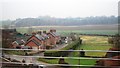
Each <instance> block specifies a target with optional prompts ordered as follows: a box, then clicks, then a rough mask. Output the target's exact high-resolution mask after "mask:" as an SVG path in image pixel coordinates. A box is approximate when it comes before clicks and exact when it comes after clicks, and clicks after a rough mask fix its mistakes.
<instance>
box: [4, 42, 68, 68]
mask: <svg viewBox="0 0 120 68" xmlns="http://www.w3.org/2000/svg"><path fill="white" fill-rule="evenodd" d="M67 45H68V44H62V45H57V46H56V47H54V48H53V49H49V50H56V49H57V50H59V49H61V48H64V47H66V46H67ZM4 55H5V57H7V58H11V59H16V60H18V61H21V62H22V60H23V59H24V60H25V63H28V64H30V63H33V64H37V65H39V64H40V65H47V64H48V63H45V62H42V61H38V60H37V59H38V57H23V56H19V55H7V54H4ZM33 56H44V52H40V53H37V54H34V55H33ZM46 68H60V67H56V66H47V67H46Z"/></svg>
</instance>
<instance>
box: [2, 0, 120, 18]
mask: <svg viewBox="0 0 120 68" xmlns="http://www.w3.org/2000/svg"><path fill="white" fill-rule="evenodd" d="M118 1H119V0H0V16H1V17H0V19H2V20H7V19H11V20H15V19H17V18H28V17H32V18H36V17H38V16H51V17H57V18H65V17H89V16H111V15H114V16H118Z"/></svg>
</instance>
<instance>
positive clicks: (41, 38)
mask: <svg viewBox="0 0 120 68" xmlns="http://www.w3.org/2000/svg"><path fill="white" fill-rule="evenodd" d="M35 37H37V38H38V39H40V40H44V39H45V38H44V37H43V36H41V35H39V34H36V35H35Z"/></svg>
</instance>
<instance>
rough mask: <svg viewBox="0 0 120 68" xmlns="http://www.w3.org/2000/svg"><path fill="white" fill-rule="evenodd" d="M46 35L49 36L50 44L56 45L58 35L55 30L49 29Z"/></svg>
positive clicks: (58, 38)
mask: <svg viewBox="0 0 120 68" xmlns="http://www.w3.org/2000/svg"><path fill="white" fill-rule="evenodd" d="M48 36H49V37H50V41H51V43H50V44H51V45H56V44H58V43H59V42H60V36H59V34H57V33H56V30H50V32H49V33H48Z"/></svg>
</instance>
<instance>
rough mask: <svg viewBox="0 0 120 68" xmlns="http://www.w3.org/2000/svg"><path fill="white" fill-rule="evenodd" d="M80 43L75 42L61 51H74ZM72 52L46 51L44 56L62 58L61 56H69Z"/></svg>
mask: <svg viewBox="0 0 120 68" xmlns="http://www.w3.org/2000/svg"><path fill="white" fill-rule="evenodd" d="M79 44H80V43H79V41H78V40H76V41H73V42H72V43H71V44H68V45H67V46H66V47H65V48H62V49H61V50H70V49H72V50H74V49H75V48H76V47H77V46H78V45H79ZM69 53H70V52H69V51H45V53H44V56H51V57H60V56H63V57H65V56H68V54H69Z"/></svg>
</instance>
